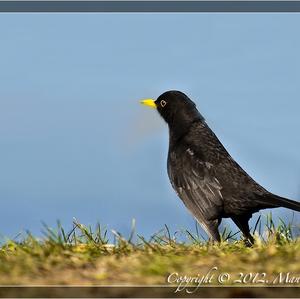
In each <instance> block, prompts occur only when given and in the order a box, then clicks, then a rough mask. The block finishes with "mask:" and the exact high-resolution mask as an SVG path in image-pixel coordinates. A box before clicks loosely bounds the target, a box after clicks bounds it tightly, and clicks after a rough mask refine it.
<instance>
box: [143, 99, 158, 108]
mask: <svg viewBox="0 0 300 299" xmlns="http://www.w3.org/2000/svg"><path fill="white" fill-rule="evenodd" d="M140 103H141V104H143V105H146V106H149V107H151V108H157V106H156V104H155V101H154V100H152V99H145V100H141V101H140Z"/></svg>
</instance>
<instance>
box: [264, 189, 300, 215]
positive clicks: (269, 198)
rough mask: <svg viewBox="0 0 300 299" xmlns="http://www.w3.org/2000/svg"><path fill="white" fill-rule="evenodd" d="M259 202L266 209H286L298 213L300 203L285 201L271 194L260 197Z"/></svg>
mask: <svg viewBox="0 0 300 299" xmlns="http://www.w3.org/2000/svg"><path fill="white" fill-rule="evenodd" d="M260 202H261V203H262V204H265V205H266V207H267V208H279V207H283V208H288V209H291V210H294V211H298V212H300V202H298V201H294V200H291V199H287V198H284V197H281V196H278V195H275V194H272V193H269V194H266V195H264V196H262V197H260Z"/></svg>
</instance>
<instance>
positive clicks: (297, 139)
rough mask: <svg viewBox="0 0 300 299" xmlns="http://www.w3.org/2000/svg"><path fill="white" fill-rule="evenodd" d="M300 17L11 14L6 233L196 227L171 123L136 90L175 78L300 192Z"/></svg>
mask: <svg viewBox="0 0 300 299" xmlns="http://www.w3.org/2000/svg"><path fill="white" fill-rule="evenodd" d="M299 27H300V15H299V14H283V13H280V14H271V13H268V14H263V13H259V14H246V13H243V14H229V13H228V14H221V13H217V14H213V13H210V14H200V13H195V14H192V13H190V14H184V13H180V14H171V13H168V14H163V13H159V14H150V13H149V14H148V13H147V14H146V13H144V14H125V13H123V14H120V13H115V14H109V13H107V14H98V13H90V14H83V13H80V14H71V13H68V14H62V13H60V14H54V13H53V14H45V13H43V14H24V13H23V14H2V15H1V18H0V41H1V46H0V54H1V55H0V200H1V206H0V233H1V234H2V235H4V236H8V237H10V238H13V237H14V236H15V235H17V234H18V233H19V232H20V231H24V230H30V231H31V232H32V233H33V234H35V235H39V234H41V228H42V225H41V222H42V221H43V222H45V223H47V224H48V225H50V226H55V223H56V220H57V219H59V220H60V221H61V222H62V224H63V225H64V226H65V227H66V229H67V228H71V227H72V221H73V217H75V218H76V219H77V220H78V221H80V222H82V223H84V224H87V225H88V224H91V225H95V224H96V222H97V221H99V222H100V223H101V224H102V225H104V226H105V227H106V228H108V229H115V230H118V231H120V232H121V233H122V234H124V235H125V236H126V235H127V234H128V233H129V230H130V226H131V220H132V219H133V218H134V219H135V220H136V229H137V231H138V233H139V234H141V235H144V236H146V237H147V236H150V235H151V234H153V233H155V232H156V231H157V230H159V229H160V228H162V227H163V226H164V224H167V225H168V226H169V227H170V229H171V231H175V230H179V229H190V230H192V231H193V230H194V225H195V221H194V219H193V218H192V216H191V215H190V214H189V212H188V211H187V210H186V209H185V207H184V205H183V204H182V203H181V201H180V200H179V199H178V198H177V196H176V194H175V193H174V192H173V190H172V189H171V186H170V184H169V180H168V177H167V172H166V160H167V150H168V130H167V126H166V125H165V124H164V122H163V121H162V120H161V119H160V118H159V116H158V114H157V113H156V111H155V110H151V109H147V107H144V106H141V105H139V102H138V101H139V100H140V99H141V98H149V97H153V98H157V97H158V96H159V95H160V94H161V93H163V92H164V91H166V90H170V89H177V90H181V91H183V92H185V93H186V94H187V95H189V96H190V97H191V99H192V100H194V101H195V102H196V104H197V106H198V109H199V110H200V112H201V113H202V114H203V116H204V117H205V118H206V120H207V122H208V124H209V125H210V126H211V128H212V129H213V130H214V131H215V133H216V134H217V136H218V137H219V138H220V140H221V141H222V142H223V144H224V145H225V147H226V148H227V149H228V151H229V152H230V153H231V155H232V156H233V157H234V158H235V159H236V160H237V162H238V163H240V165H241V166H242V167H243V168H244V169H245V170H246V171H247V172H248V173H249V174H250V175H251V176H253V177H254V178H255V179H256V180H257V181H258V182H259V183H261V184H262V185H263V186H264V187H265V188H267V189H268V190H269V191H272V192H274V193H277V194H279V195H281V196H285V197H289V198H292V199H295V200H298V201H299V200H300V150H299V149H300V136H299V127H300V118H299V109H300V101H299V96H300V84H299V83H300V58H299V53H300V38H299ZM273 211H274V212H273V216H274V218H277V217H282V218H283V219H286V220H288V221H289V220H291V219H292V218H293V217H294V223H295V224H299V222H300V217H299V213H298V214H297V213H295V215H293V212H292V211H289V210H286V209H276V210H273ZM258 215H259V214H256V215H255V217H254V219H253V220H252V226H253V223H255V221H256V219H257V217H258ZM226 223H229V224H231V221H229V220H226V221H225V224H226ZM233 229H234V230H237V228H236V227H233Z"/></svg>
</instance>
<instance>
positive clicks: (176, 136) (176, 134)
mask: <svg viewBox="0 0 300 299" xmlns="http://www.w3.org/2000/svg"><path fill="white" fill-rule="evenodd" d="M196 122H205V120H204V118H203V116H202V115H201V114H200V113H198V114H196V115H195V116H194V118H186V119H185V118H180V121H176V119H175V120H174V121H173V122H172V123H170V124H169V144H170V147H173V146H175V145H176V144H177V143H178V142H179V141H180V140H182V138H183V137H184V136H186V135H187V134H188V132H189V131H190V130H191V128H192V127H193V124H194V123H196Z"/></svg>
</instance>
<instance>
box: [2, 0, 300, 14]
mask: <svg viewBox="0 0 300 299" xmlns="http://www.w3.org/2000/svg"><path fill="white" fill-rule="evenodd" d="M0 12H300V1H0Z"/></svg>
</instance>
